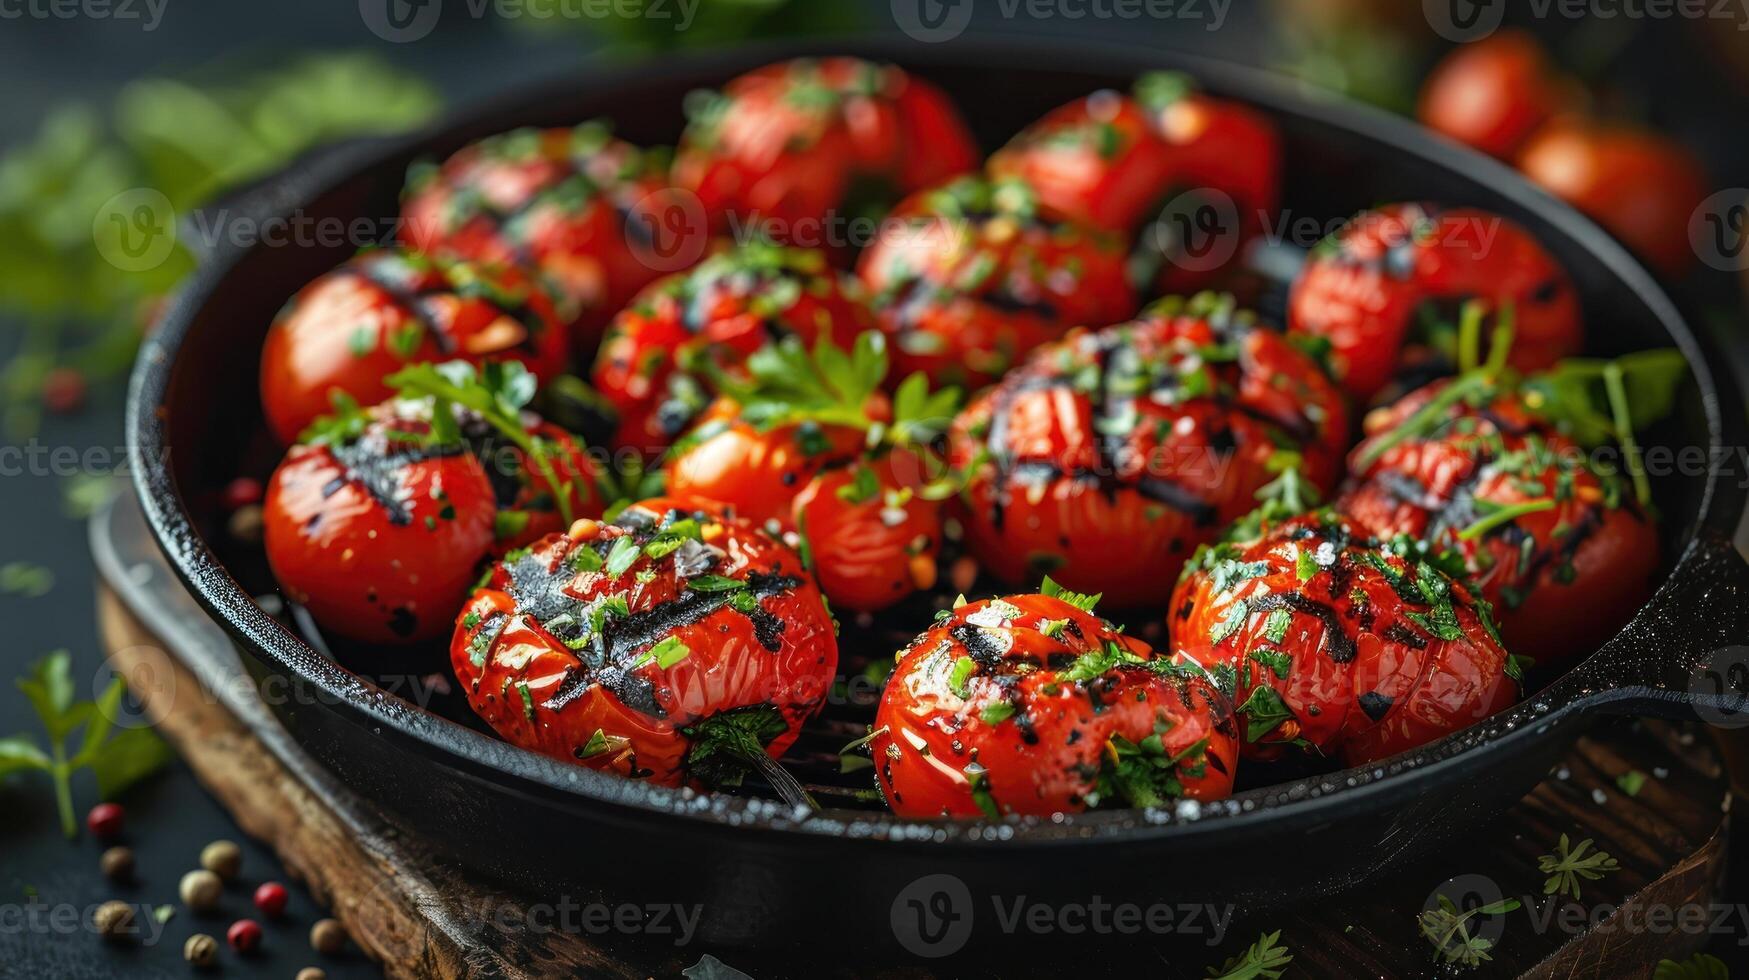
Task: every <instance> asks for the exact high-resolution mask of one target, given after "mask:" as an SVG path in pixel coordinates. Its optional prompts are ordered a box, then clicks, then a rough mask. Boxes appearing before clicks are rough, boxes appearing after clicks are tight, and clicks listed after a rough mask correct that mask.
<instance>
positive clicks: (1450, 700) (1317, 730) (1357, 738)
mask: <svg viewBox="0 0 1749 980" xmlns="http://www.w3.org/2000/svg"><path fill="white" fill-rule="evenodd" d="M1261 524H1262V527H1261V528H1259V527H1258V526H1256V525H1251V526H1249V527H1248V526H1246V524H1241V525H1240V527H1239V528H1238V529H1236V531H1235V533H1234V534H1233V535H1232V536H1230V537H1229V538H1228V539H1227V540H1226V541H1224V542H1222V543H1220V544H1216V545H1211V546H1208V547H1206V548H1204V549H1203V550H1202V551H1201V552H1200V553H1199V554H1198V555H1197V557H1196V558H1195V559H1194V560H1193V561H1192V562H1191V563H1190V564H1188V565H1186V566H1185V573H1184V577H1183V579H1182V580H1181V581H1180V582H1179V584H1178V589H1177V591H1176V592H1175V593H1174V594H1173V596H1172V613H1171V619H1170V627H1171V633H1172V649H1173V650H1174V651H1175V652H1176V653H1179V654H1184V655H1187V656H1189V657H1190V658H1191V659H1193V660H1195V661H1197V662H1198V663H1201V664H1202V665H1203V666H1204V667H1206V668H1208V669H1209V670H1210V671H1211V672H1212V673H1213V674H1214V676H1215V679H1216V682H1217V683H1218V684H1219V685H1221V686H1222V687H1223V688H1225V689H1230V690H1232V691H1233V702H1234V703H1235V704H1237V705H1238V711H1239V715H1240V724H1241V726H1243V728H1244V731H1245V742H1244V746H1243V751H1244V755H1245V757H1246V758H1264V759H1267V758H1273V757H1275V756H1278V755H1280V754H1281V753H1282V752H1283V751H1284V750H1285V748H1286V746H1287V745H1288V744H1290V743H1293V744H1298V745H1301V746H1302V747H1305V748H1307V749H1310V750H1312V751H1315V752H1318V753H1321V754H1323V755H1327V756H1333V757H1336V758H1339V759H1341V760H1343V761H1344V762H1345V763H1347V764H1349V765H1361V764H1364V763H1367V762H1372V761H1374V760H1377V759H1382V758H1384V757H1386V756H1388V755H1393V754H1395V753H1397V752H1403V751H1407V750H1409V749H1412V748H1415V747H1416V746H1418V745H1423V744H1425V743H1427V742H1430V741H1432V740H1434V739H1436V738H1439V737H1440V736H1442V735H1445V734H1448V733H1450V732H1454V731H1457V730H1458V729H1460V728H1463V727H1464V726H1466V725H1469V724H1472V723H1474V722H1478V721H1481V720H1482V719H1484V718H1487V717H1488V716H1490V715H1492V714H1494V713H1495V712H1498V711H1500V710H1502V709H1504V708H1506V707H1508V706H1509V705H1511V704H1512V702H1513V701H1514V699H1515V698H1516V697H1517V690H1518V687H1517V684H1516V682H1515V678H1516V677H1517V675H1518V666H1517V665H1516V664H1515V663H1514V662H1512V661H1511V660H1510V658H1509V657H1508V655H1507V653H1506V649H1505V647H1503V646H1501V645H1500V641H1499V639H1498V638H1497V637H1496V636H1495V635H1494V632H1493V630H1494V627H1493V625H1492V623H1491V622H1489V620H1488V615H1489V614H1488V610H1487V607H1486V606H1485V605H1483V604H1480V603H1478V602H1477V601H1476V600H1475V599H1474V598H1473V597H1472V595H1471V593H1470V591H1469V589H1468V588H1467V587H1466V586H1465V585H1464V584H1462V582H1461V580H1460V579H1459V578H1454V577H1453V573H1454V572H1456V573H1457V574H1458V575H1461V574H1462V570H1461V569H1454V568H1452V567H1451V566H1450V565H1448V564H1445V563H1443V562H1441V561H1438V560H1436V559H1434V558H1432V557H1431V556H1430V554H1429V553H1428V552H1427V551H1426V550H1425V549H1423V548H1421V547H1420V546H1418V545H1417V544H1415V543H1414V542H1412V541H1410V540H1409V539H1408V538H1407V537H1402V538H1397V539H1395V540H1394V541H1392V542H1390V543H1381V542H1379V541H1377V540H1374V539H1372V538H1370V537H1368V536H1367V534H1366V531H1365V529H1364V528H1362V527H1360V526H1359V525H1357V524H1354V523H1352V522H1350V521H1349V520H1347V519H1346V518H1344V517H1342V516H1340V515H1338V514H1336V513H1335V512H1333V511H1328V510H1326V511H1319V512H1314V513H1311V514H1307V515H1302V516H1299V517H1293V518H1289V519H1286V520H1283V521H1280V522H1276V523H1272V522H1270V521H1268V520H1264V521H1262V522H1261Z"/></svg>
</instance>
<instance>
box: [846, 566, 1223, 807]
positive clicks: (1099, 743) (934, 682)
mask: <svg viewBox="0 0 1749 980" xmlns="http://www.w3.org/2000/svg"><path fill="white" fill-rule="evenodd" d="M1077 598H1079V597H1077ZM1085 605H1086V603H1082V604H1079V605H1074V604H1071V603H1070V602H1067V601H1064V599H1063V598H1057V597H1052V596H1046V595H1020V596H1009V597H1007V598H1003V599H990V600H986V601H981V602H973V603H967V604H965V605H962V606H960V607H959V608H957V609H955V610H953V611H952V612H951V613H943V614H942V615H943V618H942V619H941V620H940V621H939V622H937V623H936V625H935V626H933V627H931V628H930V629H929V630H927V631H925V632H924V633H923V634H922V635H921V636H919V637H917V639H915V640H913V641H912V642H911V644H910V645H909V646H907V647H906V648H905V649H904V650H902V651H900V652H899V662H898V666H897V667H896V668H895V669H894V671H893V676H892V677H891V678H890V679H889V680H888V681H887V686H886V689H885V691H884V692H883V693H882V695H881V703H880V707H879V708H878V709H877V710H876V714H875V728H874V731H875V736H874V738H873V740H872V742H871V744H870V751H871V753H872V755H873V757H874V762H875V773H876V776H877V778H878V779H879V780H880V787H881V792H882V794H883V795H885V796H886V798H887V802H888V804H889V805H891V806H892V808H893V812H894V813H897V814H899V815H900V816H903V817H923V818H929V817H943V816H946V817H976V816H979V815H983V816H985V817H989V818H991V819H995V818H997V817H999V816H1006V815H1010V814H1019V815H1031V816H1048V815H1050V814H1053V813H1075V812H1079V811H1082V810H1088V809H1092V808H1094V807H1100V806H1116V807H1126V806H1127V807H1158V806H1163V805H1166V804H1168V803H1169V802H1170V801H1172V800H1174V799H1178V798H1188V799H1193V800H1218V799H1221V798H1223V797H1225V796H1228V795H1230V794H1231V793H1232V789H1233V773H1234V771H1235V769H1236V767H1237V763H1238V733H1237V729H1236V728H1235V726H1234V723H1233V713H1232V707H1231V704H1230V703H1229V702H1228V700H1227V699H1226V698H1225V697H1223V696H1222V695H1221V694H1220V693H1219V692H1218V691H1216V690H1215V689H1214V687H1213V686H1212V685H1211V684H1210V683H1209V682H1208V681H1207V680H1206V679H1205V678H1204V676H1203V673H1202V671H1201V670H1200V669H1198V668H1197V667H1196V666H1195V665H1193V664H1186V663H1182V662H1174V661H1172V660H1169V659H1167V658H1165V657H1163V656H1159V655H1156V654H1155V653H1154V651H1153V650H1152V649H1150V648H1149V647H1148V645H1147V644H1145V643H1143V642H1142V641H1141V640H1138V639H1136V638H1134V637H1131V636H1126V635H1124V634H1123V633H1122V632H1120V631H1118V630H1117V629H1116V628H1114V627H1113V626H1112V625H1111V624H1110V623H1108V622H1106V621H1105V620H1103V619H1100V618H1099V617H1097V616H1094V615H1092V614H1090V613H1088V612H1086V611H1085V610H1084V606H1085Z"/></svg>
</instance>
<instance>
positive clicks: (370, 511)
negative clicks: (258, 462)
mask: <svg viewBox="0 0 1749 980" xmlns="http://www.w3.org/2000/svg"><path fill="white" fill-rule="evenodd" d="M429 431H430V427H429V425H428V423H426V422H424V421H421V420H418V419H409V418H387V419H378V420H376V421H374V422H373V423H372V425H371V427H370V428H369V429H368V430H367V431H366V433H365V434H364V436H363V437H362V438H360V439H358V440H357V441H355V442H351V443H347V444H340V445H327V444H323V445H301V446H294V447H292V449H291V451H290V452H288V453H287V454H286V457H285V460H284V461H283V462H281V463H280V465H279V468H278V469H276V470H275V471H274V473H273V477H272V479H271V480H270V481H269V482H268V485H267V497H266V500H265V503H264V505H263V513H264V519H265V525H264V528H263V533H264V536H265V543H266V549H267V559H268V562H269V564H271V565H272V567H273V573H274V576H275V577H276V578H277V579H278V580H279V583H280V586H281V588H283V589H284V590H285V592H286V594H287V595H288V596H289V597H290V598H291V599H292V601H294V602H297V603H300V604H302V605H303V606H305V607H306V608H308V609H309V611H310V614H311V615H312V616H314V617H315V619H316V622H317V623H318V624H320V625H321V627H322V628H323V629H324V630H329V631H332V632H334V633H337V634H340V635H343V636H346V637H349V638H351V639H354V640H359V641H364V642H370V643H384V644H401V643H412V642H416V641H419V640H428V639H431V638H434V637H438V636H442V635H444V633H445V632H446V631H447V630H448V629H449V625H450V620H451V618H452V617H453V616H454V615H455V611H456V609H458V608H459V607H460V606H461V604H462V602H463V601H465V600H466V598H467V595H468V588H469V586H470V585H471V584H472V583H473V581H474V579H475V577H476V576H477V574H478V571H479V565H480V563H481V561H482V560H483V559H484V558H485V557H486V555H487V552H488V551H489V550H490V549H491V547H492V544H493V524H494V511H495V508H494V503H493V495H492V485H491V482H490V481H489V480H488V479H487V476H486V472H485V470H484V469H483V468H482V467H481V465H480V463H479V461H478V460H477V459H476V458H475V457H474V456H473V455H471V454H470V453H469V452H468V451H467V449H466V448H465V447H464V446H461V445H459V444H457V445H453V446H441V445H440V446H425V445H420V444H419V443H418V442H415V441H410V440H412V439H416V438H418V437H421V436H424V435H426V434H427V433H429Z"/></svg>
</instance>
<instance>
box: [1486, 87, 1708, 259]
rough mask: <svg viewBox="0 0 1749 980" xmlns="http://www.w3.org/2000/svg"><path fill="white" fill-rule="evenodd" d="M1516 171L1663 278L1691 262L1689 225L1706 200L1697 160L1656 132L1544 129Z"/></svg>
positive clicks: (1564, 124) (1599, 126)
mask: <svg viewBox="0 0 1749 980" xmlns="http://www.w3.org/2000/svg"><path fill="white" fill-rule="evenodd" d="M1518 168H1519V169H1520V170H1522V171H1524V174H1525V176H1527V177H1529V178H1530V179H1531V180H1533V181H1535V182H1537V183H1538V184H1541V185H1542V186H1543V187H1545V188H1547V189H1548V190H1549V192H1550V193H1552V194H1554V195H1555V196H1556V197H1559V198H1561V199H1562V200H1564V201H1566V202H1567V203H1569V204H1571V205H1573V206H1574V207H1576V208H1578V209H1579V210H1581V211H1583V212H1585V213H1586V214H1587V215H1589V216H1590V217H1591V218H1592V219H1594V220H1595V221H1596V222H1597V223H1598V224H1600V225H1602V226H1603V227H1604V229H1605V230H1607V231H1608V232H1609V233H1610V234H1612V235H1614V236H1615V237H1616V238H1618V239H1620V240H1621V241H1622V242H1623V243H1624V244H1626V245H1627V246H1628V248H1630V249H1633V250H1634V251H1635V252H1637V253H1638V254H1639V256H1640V257H1641V258H1643V259H1645V260H1646V261H1647V262H1649V263H1651V265H1652V266H1653V267H1654V268H1656V269H1657V270H1658V271H1660V272H1662V273H1664V274H1665V275H1667V276H1676V275H1680V274H1681V273H1683V272H1686V271H1687V270H1688V268H1689V267H1690V266H1692V265H1693V264H1694V259H1695V252H1694V247H1693V246H1692V245H1691V244H1690V242H1689V238H1688V222H1689V219H1690V218H1691V217H1693V215H1694V211H1695V209H1696V208H1697V207H1699V206H1700V202H1701V201H1702V200H1704V199H1705V198H1706V196H1707V193H1708V191H1707V187H1708V185H1707V177H1706V171H1705V170H1704V169H1702V168H1701V165H1700V161H1698V160H1696V159H1695V157H1694V154H1692V153H1690V152H1689V151H1688V150H1687V149H1685V148H1683V147H1682V146H1680V145H1678V144H1676V143H1675V142H1672V141H1671V140H1668V139H1666V138H1664V137H1662V136H1659V135H1657V134H1656V133H1651V132H1647V131H1645V130H1640V129H1634V128H1632V127H1627V126H1619V125H1607V124H1603V123H1595V122H1589V121H1585V120H1579V119H1572V120H1562V121H1559V122H1556V123H1553V124H1551V125H1549V126H1547V127H1544V128H1543V129H1542V130H1541V131H1539V132H1538V133H1537V135H1536V137H1535V138H1533V139H1532V140H1531V141H1530V143H1529V144H1527V145H1526V146H1525V147H1524V149H1523V150H1522V151H1521V152H1520V154H1519V157H1518Z"/></svg>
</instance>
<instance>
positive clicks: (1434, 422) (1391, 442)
mask: <svg viewBox="0 0 1749 980" xmlns="http://www.w3.org/2000/svg"><path fill="white" fill-rule="evenodd" d="M1459 383H1460V384H1464V385H1466V386H1467V385H1468V384H1469V382H1467V381H1465V382H1459ZM1454 394H1456V392H1455V391H1454V390H1453V388H1452V383H1449V382H1438V383H1435V384H1433V385H1429V386H1428V387H1426V388H1423V389H1420V390H1418V391H1416V392H1414V393H1413V394H1411V395H1409V396H1408V397H1406V398H1405V399H1403V400H1402V401H1401V402H1399V403H1398V404H1396V405H1393V406H1391V407H1389V408H1383V409H1379V410H1377V411H1375V412H1373V413H1372V414H1370V415H1368V416H1367V419H1366V431H1367V434H1368V438H1367V440H1366V441H1364V442H1362V443H1361V444H1360V445H1359V446H1358V447H1356V448H1355V450H1354V453H1353V454H1352V455H1351V456H1350V458H1349V460H1350V467H1351V471H1352V473H1353V480H1354V482H1353V484H1352V485H1351V486H1350V488H1349V489H1348V490H1347V491H1346V492H1345V493H1344V494H1343V496H1342V497H1341V499H1340V500H1338V501H1337V503H1336V507H1337V509H1338V510H1340V511H1341V512H1342V513H1344V514H1346V515H1348V516H1349V517H1350V518H1351V519H1353V521H1354V522H1355V524H1357V525H1358V526H1360V527H1362V528H1364V529H1365V530H1366V531H1367V532H1368V533H1370V534H1373V535H1375V536H1378V537H1383V538H1390V537H1395V536H1396V535H1399V534H1406V535H1408V536H1410V537H1413V538H1416V539H1418V540H1420V541H1423V542H1425V543H1426V544H1427V545H1428V547H1430V548H1432V549H1434V550H1437V551H1446V550H1449V551H1452V552H1455V553H1456V554H1457V555H1458V556H1459V557H1460V558H1461V559H1462V561H1463V564H1464V567H1465V568H1466V569H1467V571H1468V574H1469V576H1470V581H1471V583H1472V586H1473V587H1474V589H1475V590H1476V592H1477V594H1479V595H1480V596H1481V597H1482V598H1484V599H1487V600H1488V601H1489V602H1491V603H1493V605H1494V609H1495V611H1496V613H1497V615H1498V617H1499V620H1500V632H1501V635H1502V636H1503V637H1505V639H1506V641H1507V645H1508V646H1509V647H1511V648H1512V649H1514V650H1524V651H1534V656H1535V658H1536V659H1537V660H1538V661H1539V662H1543V663H1548V662H1553V661H1556V660H1559V659H1562V658H1565V657H1568V656H1570V655H1573V654H1576V653H1588V652H1590V651H1591V650H1594V649H1596V648H1597V646H1598V645H1600V644H1601V643H1603V641H1605V640H1607V639H1608V638H1609V637H1610V636H1612V635H1613V634H1614V633H1615V631H1616V630H1617V629H1619V628H1620V627H1621V626H1622V625H1623V624H1624V623H1625V622H1626V621H1627V618H1628V616H1629V614H1630V613H1631V612H1632V611H1633V610H1634V609H1637V608H1639V607H1640V605H1641V604H1642V603H1644V602H1645V600H1646V598H1647V597H1648V596H1649V595H1651V591H1652V573H1653V571H1654V570H1655V569H1656V568H1657V566H1658V535H1657V531H1656V528H1655V527H1654V526H1653V524H1652V522H1651V520H1650V519H1649V518H1648V517H1647V516H1646V515H1645V514H1643V513H1641V511H1640V510H1639V508H1638V507H1637V506H1636V505H1635V502H1634V499H1633V494H1632V492H1631V491H1629V490H1627V489H1626V488H1625V487H1624V486H1623V481H1622V480H1621V479H1620V478H1619V476H1617V475H1615V474H1606V473H1599V472H1598V471H1596V470H1595V469H1594V468H1593V467H1592V466H1590V465H1589V459H1590V457H1589V455H1588V454H1587V453H1586V452H1585V450H1584V449H1583V448H1581V447H1580V446H1579V445H1578V444H1576V443H1574V442H1573V441H1572V440H1570V439H1568V438H1566V437H1565V436H1562V435H1560V434H1558V433H1557V432H1556V431H1555V428H1554V427H1553V426H1552V425H1550V424H1549V423H1548V422H1547V421H1546V420H1544V419H1543V418H1542V417H1540V416H1539V415H1538V414H1537V413H1535V412H1534V411H1532V410H1530V409H1528V408H1527V407H1526V406H1525V403H1524V401H1523V399H1522V398H1521V397H1519V396H1517V395H1514V394H1505V393H1502V392H1501V391H1500V390H1499V389H1498V388H1497V387H1493V386H1489V387H1479V388H1475V389H1471V391H1470V394H1468V395H1466V396H1463V397H1458V398H1456V399H1455V400H1452V396H1453V395H1454ZM1435 400H1440V401H1441V402H1442V403H1445V402H1449V404H1446V405H1445V407H1444V409H1443V411H1439V410H1438V409H1437V406H1435V407H1431V408H1430V407H1429V406H1430V405H1433V403H1434V402H1435ZM1423 409H1426V410H1427V411H1428V412H1434V413H1436V414H1432V415H1422V414H1420V413H1421V412H1422V411H1423Z"/></svg>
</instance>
